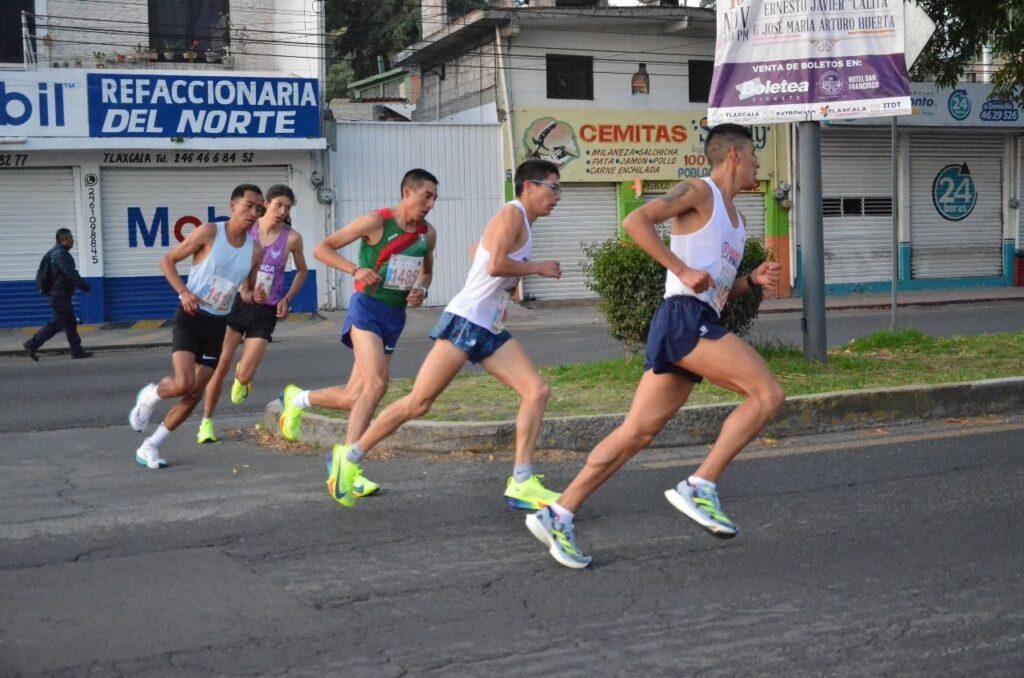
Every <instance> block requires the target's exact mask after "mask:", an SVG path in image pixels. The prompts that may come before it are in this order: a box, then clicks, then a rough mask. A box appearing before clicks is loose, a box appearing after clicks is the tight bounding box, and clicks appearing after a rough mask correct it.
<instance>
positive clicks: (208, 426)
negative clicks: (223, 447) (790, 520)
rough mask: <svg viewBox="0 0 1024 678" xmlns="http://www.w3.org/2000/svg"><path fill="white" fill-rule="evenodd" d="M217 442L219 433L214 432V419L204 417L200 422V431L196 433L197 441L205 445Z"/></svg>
mask: <svg viewBox="0 0 1024 678" xmlns="http://www.w3.org/2000/svg"><path fill="white" fill-rule="evenodd" d="M215 442H218V441H217V435H216V434H215V433H214V432H213V419H207V418H206V417H203V421H202V422H200V423H199V433H197V434H196V443H198V444H199V445H205V444H206V443H215Z"/></svg>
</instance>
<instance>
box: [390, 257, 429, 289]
mask: <svg viewBox="0 0 1024 678" xmlns="http://www.w3.org/2000/svg"><path fill="white" fill-rule="evenodd" d="M422 270H423V257H409V256H406V255H404V254H395V255H393V256H392V257H391V258H390V259H388V273H387V276H386V277H385V278H384V288H385V289H389V290H400V291H402V292H408V291H409V290H411V289H412V288H413V286H414V285H415V284H416V281H417V280H419V277H420V271H422Z"/></svg>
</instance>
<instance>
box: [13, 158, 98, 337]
mask: <svg viewBox="0 0 1024 678" xmlns="http://www.w3.org/2000/svg"><path fill="white" fill-rule="evenodd" d="M76 223H77V215H76V209H75V174H74V170H72V168H70V167H53V168H46V169H10V170H6V169H5V170H0V233H3V243H4V244H3V247H2V248H0V291H2V294H0V297H2V298H3V303H2V304H0V326H2V327H30V326H35V325H42V324H44V323H46V322H47V321H48V320H49V319H50V304H49V301H47V299H46V297H44V296H42V295H41V294H39V292H38V290H36V268H37V267H38V266H39V260H40V259H42V257H43V254H44V253H45V252H46V251H47V250H49V249H50V248H51V247H53V246H54V244H55V243H56V241H55V240H54V234H55V233H56V232H57V229H58V228H69V229H71V232H72V233H74V234H75V236H76V242H75V247H74V249H72V250H71V254H72V256H74V257H75V261H76V262H78V254H79V243H78V242H77V235H78V233H77V229H76ZM76 299H77V295H76Z"/></svg>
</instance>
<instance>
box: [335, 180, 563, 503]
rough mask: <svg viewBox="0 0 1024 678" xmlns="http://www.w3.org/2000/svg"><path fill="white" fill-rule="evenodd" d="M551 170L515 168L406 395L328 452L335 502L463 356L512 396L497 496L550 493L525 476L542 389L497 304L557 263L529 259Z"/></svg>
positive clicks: (553, 186) (547, 208)
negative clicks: (510, 448) (506, 472)
mask: <svg viewBox="0 0 1024 678" xmlns="http://www.w3.org/2000/svg"><path fill="white" fill-rule="evenodd" d="M558 182H559V177H558V168H557V167H556V166H555V165H553V164H552V163H550V162H547V161H543V160H528V161H526V162H524V163H523V164H522V165H520V166H519V167H518V168H517V169H516V175H515V186H516V196H517V199H516V200H513V201H512V202H510V203H508V204H506V205H504V206H503V207H502V208H501V209H500V210H498V213H497V214H496V215H495V216H494V218H493V219H491V221H490V222H489V223H488V224H487V227H486V228H485V229H484V233H483V237H482V238H481V239H480V242H479V244H478V245H477V247H476V252H475V253H474V254H473V265H472V267H471V268H470V271H469V275H468V276H467V278H466V284H465V286H464V287H463V288H462V291H461V292H459V293H458V294H457V295H455V298H454V299H452V300H451V302H450V303H449V304H448V306H447V308H445V311H444V313H442V314H441V318H440V319H439V320H438V321H437V324H436V325H435V326H434V329H433V331H432V332H431V333H430V336H431V338H433V339H434V340H435V342H434V347H433V348H432V349H431V350H430V353H429V354H428V355H427V358H426V360H424V361H423V365H422V367H420V371H419V374H418V375H417V376H416V383H415V384H414V385H413V388H412V393H410V394H409V395H407V396H406V397H404V398H402V399H401V400H399V401H397V402H395V403H393V404H392V405H390V406H389V407H387V408H386V409H385V410H384V411H383V412H381V413H380V415H379V416H378V417H377V418H376V419H375V420H374V421H373V423H371V424H370V427H369V428H368V429H367V430H366V432H364V433H363V435H362V436H360V437H359V440H358V441H356V442H355V444H353V445H337V446H335V448H334V450H333V457H332V464H331V471H330V474H329V476H328V478H327V487H328V490H329V491H330V492H331V494H332V496H333V497H334V499H335V500H336V501H338V503H340V504H342V505H343V506H352V505H353V504H354V503H355V498H356V497H355V496H354V495H353V488H354V487H355V478H357V477H359V475H360V474H361V473H362V469H361V467H360V465H359V464H360V462H361V461H362V459H363V456H364V455H365V454H366V452H367V451H369V450H370V449H371V448H372V447H373V446H374V445H376V444H377V443H378V442H380V441H381V440H383V439H384V438H386V437H387V436H389V435H391V433H392V432H394V431H395V430H396V429H397V428H398V427H399V426H401V425H402V424H404V423H405V422H407V421H409V420H410V419H415V418H417V417H421V416H423V415H424V414H426V413H427V411H428V410H429V409H430V405H431V403H433V402H434V399H435V398H437V396H439V395H440V394H441V392H442V391H444V389H445V388H447V386H448V384H450V383H451V381H452V379H454V378H455V375H456V374H458V373H459V370H461V369H462V366H463V365H465V364H466V362H468V361H472V362H474V363H480V364H481V365H482V366H483V368H484V369H486V370H487V371H488V372H490V373H491V374H493V375H494V376H495V377H497V378H498V379H500V380H501V382H502V383H504V384H507V385H509V386H511V387H512V388H513V389H515V390H516V392H517V393H519V396H520V399H521V400H520V405H519V414H518V417H517V418H516V458H515V466H514V467H513V469H512V476H511V477H510V478H509V479H508V481H507V482H506V483H505V501H506V502H507V503H508V504H510V505H511V506H514V507H516V508H524V509H538V508H541V507H543V506H547V505H548V504H550V503H551V502H552V501H554V500H555V498H556V497H557V496H558V494H557V493H555V492H552V491H550V490H548V489H547V488H545V487H544V486H543V485H542V484H541V482H540V478H539V476H537V475H535V474H534V473H533V456H534V449H535V447H536V445H537V436H538V434H539V433H540V424H541V420H542V418H543V417H544V407H545V406H546V405H547V400H548V394H549V389H548V387H547V385H546V384H545V383H544V380H543V379H541V377H540V374H539V373H538V372H537V368H536V367H535V366H534V364H533V361H531V360H530V358H529V356H527V355H526V352H525V351H524V350H523V347H522V346H521V345H520V344H519V342H517V341H516V340H515V339H513V338H512V336H511V335H510V334H509V333H508V331H507V330H505V329H504V326H503V324H502V320H503V316H504V309H505V304H507V302H508V297H509V294H510V292H511V291H512V290H513V289H514V288H515V286H516V284H517V282H518V281H519V279H520V278H522V277H524V276H527V275H540V276H544V277H547V278H559V277H561V275H562V270H561V268H560V267H559V265H558V262H557V261H541V262H535V261H530V260H529V258H530V253H531V250H532V249H533V232H532V230H531V229H532V227H533V223H534V222H536V220H537V218H538V217H542V216H545V215H547V214H550V213H551V210H553V209H554V208H555V205H557V204H558V199H559V196H560V195H561V190H562V188H561V184H559V183H558Z"/></svg>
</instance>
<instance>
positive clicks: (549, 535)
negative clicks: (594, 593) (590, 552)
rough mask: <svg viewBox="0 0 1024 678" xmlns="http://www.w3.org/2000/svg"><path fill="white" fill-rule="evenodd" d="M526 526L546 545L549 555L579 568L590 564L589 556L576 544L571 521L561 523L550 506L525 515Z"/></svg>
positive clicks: (561, 562) (568, 565)
mask: <svg viewBox="0 0 1024 678" xmlns="http://www.w3.org/2000/svg"><path fill="white" fill-rule="evenodd" d="M526 527H528V528H529V529H530V532H532V533H533V536H534V537H536V538H537V540H538V541H540V543H542V544H544V545H545V546H547V547H548V552H549V553H550V554H551V557H552V558H554V559H555V560H557V561H558V562H559V563H560V564H562V565H565V566H566V567H571V568H573V569H574V570H579V569H582V568H584V567H586V566H587V565H590V560H591V559H590V556H585V555H583V553H582V552H581V551H580V547H579V546H577V545H576V535H575V534H574V533H573V528H572V523H569V524H568V525H567V524H565V523H561V522H559V520H558V516H556V515H555V512H554V511H552V510H551V509H550V508H543V509H541V510H540V511H537V512H536V513H531V514H530V515H528V516H526Z"/></svg>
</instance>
